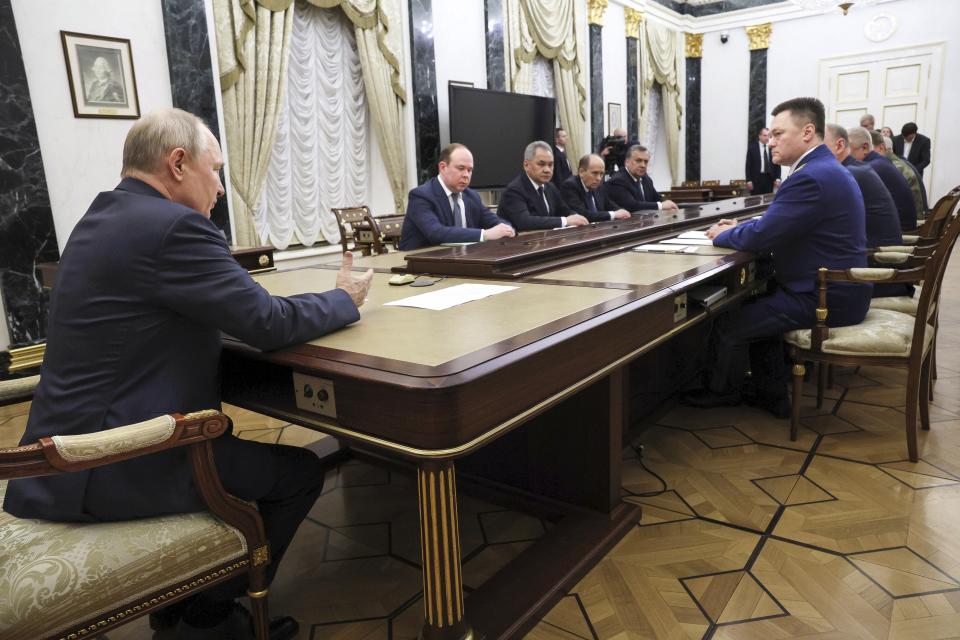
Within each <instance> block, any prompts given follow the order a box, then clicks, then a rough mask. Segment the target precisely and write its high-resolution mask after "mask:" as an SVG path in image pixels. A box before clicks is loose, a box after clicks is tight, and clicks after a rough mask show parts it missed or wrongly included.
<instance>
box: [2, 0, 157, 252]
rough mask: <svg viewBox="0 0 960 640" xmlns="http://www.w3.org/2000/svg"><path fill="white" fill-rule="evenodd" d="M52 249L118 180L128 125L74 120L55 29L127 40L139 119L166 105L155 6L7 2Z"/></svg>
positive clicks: (110, 1) (150, 0) (107, 0)
mask: <svg viewBox="0 0 960 640" xmlns="http://www.w3.org/2000/svg"><path fill="white" fill-rule="evenodd" d="M13 13H14V19H15V20H16V23H17V32H18V35H19V38H20V47H21V49H22V50H23V65H24V67H25V68H26V72H27V84H28V86H29V88H30V99H31V101H32V103H33V112H34V116H35V117H36V122H37V134H38V135H39V138H40V153H41V154H42V156H43V165H44V172H45V173H46V178H47V187H48V189H49V191H50V207H51V209H52V210H53V221H54V227H55V229H56V232H57V242H58V243H59V245H60V249H61V250H62V249H63V246H64V245H65V244H66V242H67V238H68V237H69V235H70V232H71V231H72V230H73V227H74V225H75V224H76V223H77V220H79V219H80V217H81V216H82V215H83V214H84V212H85V211H86V210H87V207H88V206H89V205H90V202H91V201H92V200H93V198H94V197H95V196H96V195H97V193H99V192H101V191H105V190H109V189H113V187H115V186H116V184H117V183H118V182H119V181H120V167H121V161H122V152H123V140H124V138H125V137H126V134H127V130H128V129H129V128H130V125H131V122H132V121H131V120H106V119H93V118H75V117H74V116H73V106H72V103H71V101H70V87H69V84H68V82H67V74H66V67H65V65H64V61H63V47H62V45H61V43H60V30H64V31H76V32H80V33H89V34H94V35H105V36H113V37H117V38H128V39H130V41H131V50H132V54H133V64H134V72H135V74H136V77H137V94H138V96H139V99H140V112H141V113H146V112H147V111H150V110H152V109H156V108H159V107H168V106H170V105H171V104H172V98H171V95H170V76H169V72H168V70H167V50H166V43H165V41H164V34H163V15H162V13H161V10H160V3H159V2H156V1H155V0H98V2H96V3H89V2H63V1H62V0H13Z"/></svg>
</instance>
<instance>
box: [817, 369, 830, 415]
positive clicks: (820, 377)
mask: <svg viewBox="0 0 960 640" xmlns="http://www.w3.org/2000/svg"><path fill="white" fill-rule="evenodd" d="M827 366H828V365H827V363H825V362H818V363H817V409H820V408H822V407H823V391H824V386H825V385H826V384H827V375H826V374H827Z"/></svg>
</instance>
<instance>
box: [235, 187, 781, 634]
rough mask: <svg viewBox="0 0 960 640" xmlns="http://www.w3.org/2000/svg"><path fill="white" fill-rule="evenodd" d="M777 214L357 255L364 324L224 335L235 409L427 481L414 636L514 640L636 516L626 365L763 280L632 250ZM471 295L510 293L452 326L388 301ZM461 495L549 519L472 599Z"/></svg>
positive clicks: (331, 275) (714, 214)
mask: <svg viewBox="0 0 960 640" xmlns="http://www.w3.org/2000/svg"><path fill="white" fill-rule="evenodd" d="M768 204H769V196H766V197H748V198H745V199H744V198H739V199H734V200H727V201H722V202H713V203H707V204H704V205H702V206H699V207H694V208H689V209H683V210H681V211H679V212H677V213H672V212H661V213H660V214H658V215H657V216H656V217H654V216H635V217H634V218H633V219H631V220H628V221H611V222H609V223H601V224H596V225H591V226H590V227H586V228H572V229H563V230H554V231H549V232H536V233H532V234H522V235H520V236H518V237H517V238H513V239H508V240H502V241H494V242H489V243H482V244H476V245H471V246H465V247H451V248H437V249H430V250H421V251H417V252H410V253H390V254H384V255H379V256H371V257H367V258H362V259H359V260H357V261H356V263H355V268H356V269H366V268H368V267H371V268H373V269H374V270H375V274H374V278H373V285H372V287H371V289H370V293H369V298H368V301H367V303H366V304H365V305H364V306H363V308H362V310H361V311H362V319H361V320H360V321H359V322H358V323H356V324H354V325H352V326H350V327H347V328H345V329H343V330H341V331H337V332H335V333H333V334H330V335H327V336H323V337H322V338H318V339H316V340H312V341H310V342H308V343H306V344H302V345H298V346H295V347H291V348H287V349H282V350H278V351H274V352H268V353H264V352H259V351H256V350H254V349H253V348H251V347H248V346H246V345H244V344H242V343H239V342H237V341H235V340H231V339H229V338H227V339H226V343H225V347H226V348H225V350H224V354H223V357H222V376H223V398H224V400H225V401H227V402H230V403H233V404H236V405H239V406H241V407H245V408H248V409H251V410H254V411H257V412H260V413H264V414H267V415H270V416H274V417H277V418H281V419H283V420H288V421H290V422H294V423H297V424H300V425H303V426H306V427H310V428H313V429H317V430H319V431H322V432H324V433H327V434H330V435H333V436H335V437H337V438H339V439H341V441H342V442H344V443H345V444H347V445H349V447H350V448H351V449H352V450H354V451H357V452H362V453H364V454H366V455H372V456H376V457H379V458H382V459H386V460H389V461H391V462H392V463H400V464H407V465H408V466H410V467H415V469H416V474H417V479H418V482H417V486H418V491H419V494H418V499H419V505H420V520H421V521H420V536H421V557H422V565H423V601H424V622H423V630H422V634H421V635H422V637H424V638H428V639H430V638H468V637H485V638H513V637H519V636H521V635H522V633H523V632H525V631H526V630H528V629H530V628H531V627H532V626H534V625H535V624H536V622H537V621H538V620H539V619H540V617H542V616H543V615H544V614H545V613H546V612H547V611H549V610H550V608H551V607H552V606H553V605H554V604H555V603H556V602H557V601H558V600H559V599H560V598H561V597H563V595H564V594H565V593H566V592H567V591H568V590H569V589H570V588H571V587H572V586H573V585H574V584H575V583H576V582H577V581H578V580H579V579H580V578H581V577H582V576H583V575H585V574H586V572H587V571H589V569H590V568H591V567H592V566H593V565H595V564H596V563H597V562H598V561H599V560H600V559H601V558H602V557H603V555H604V554H605V553H606V552H607V551H608V550H609V549H610V548H611V547H612V546H613V545H614V544H616V542H617V541H618V540H619V539H620V538H621V537H622V536H623V535H624V534H625V533H626V531H627V530H628V529H629V528H630V527H631V526H634V525H635V524H636V523H637V522H638V520H639V516H640V507H639V506H638V505H635V504H631V503H627V502H624V501H622V500H621V494H620V459H621V449H622V446H623V442H622V440H623V435H624V433H625V431H626V429H627V427H628V426H629V425H628V416H629V406H628V405H629V389H630V379H629V378H630V365H631V363H632V362H633V361H634V360H636V359H637V358H639V357H640V356H641V355H643V354H644V353H646V352H648V351H650V350H651V349H653V348H655V347H656V346H658V345H660V344H663V343H665V342H666V341H669V340H671V338H673V337H674V336H677V335H678V334H680V333H682V332H684V331H686V330H687V329H689V328H691V327H693V326H695V325H697V324H698V323H700V322H701V321H702V320H703V319H704V318H705V316H706V314H705V312H704V310H703V309H701V308H699V307H696V306H695V305H693V304H688V303H687V300H686V292H687V291H689V290H690V289H691V288H694V287H698V286H700V285H705V284H711V285H718V286H723V287H726V295H725V296H724V297H723V299H722V300H721V301H720V302H719V303H718V304H717V305H715V306H714V307H713V308H716V309H719V308H722V307H724V306H726V305H731V304H737V303H739V301H741V300H742V299H743V298H745V297H746V296H747V295H749V294H750V292H751V291H752V290H753V289H755V288H756V287H757V286H758V284H759V283H758V282H757V281H756V280H755V279H754V277H753V260H754V256H752V255H749V254H744V253H739V252H733V251H729V250H725V249H719V248H715V247H711V246H701V247H698V248H697V249H696V250H693V251H695V252H693V251H692V252H690V253H676V254H675V253H666V254H665V253H642V252H638V251H634V250H632V249H633V247H636V246H638V245H643V244H647V243H652V242H659V241H660V240H663V239H667V238H671V237H674V236H676V235H677V234H678V233H680V232H682V231H685V230H690V229H702V228H706V227H707V226H708V225H709V224H711V223H712V222H713V221H715V220H716V219H718V218H720V217H749V216H753V215H757V214H760V213H762V212H763V211H764V210H765V208H766V206H767V205H768ZM336 269H337V264H329V265H323V266H320V267H315V268H306V269H299V270H292V271H284V272H274V273H267V274H262V275H259V276H257V280H258V281H259V282H260V284H262V285H263V286H264V287H265V288H266V289H267V290H269V291H270V292H271V293H273V294H278V295H290V294H295V293H301V292H306V291H323V290H326V289H329V288H332V287H333V286H335V284H334V283H335V277H336ZM398 271H411V272H414V273H429V274H436V275H440V276H443V279H442V280H440V281H438V282H436V283H435V284H433V285H432V286H430V287H427V288H416V289H414V288H410V287H409V286H390V285H389V284H388V280H389V278H390V277H391V275H392V274H394V273H395V272H398ZM471 283H473V284H478V283H482V284H491V283H494V284H505V285H509V286H512V287H515V288H514V289H511V290H509V291H506V292H505V293H501V294H499V295H493V296H490V297H487V298H484V299H481V300H476V301H473V302H469V303H466V304H462V305H460V306H455V307H452V308H449V309H445V310H442V311H434V310H428V309H420V308H409V307H398V306H385V305H386V303H388V302H391V301H395V300H399V299H403V298H407V297H410V296H413V295H416V294H420V293H424V292H430V291H438V290H441V289H445V288H449V287H453V286H456V285H459V284H471ZM633 382H634V384H637V383H640V384H642V383H643V381H637V380H634V381H633ZM455 465H456V471H455ZM458 486H459V487H460V489H461V490H464V491H470V492H471V493H476V494H477V495H480V496H481V497H485V498H488V499H493V500H500V501H501V502H503V503H506V504H509V505H510V506H513V507H515V508H520V509H523V510H526V511H528V512H531V513H535V514H537V515H540V516H541V517H545V518H548V519H550V521H552V522H554V523H555V525H554V526H553V527H551V528H550V530H549V531H548V532H547V533H546V534H545V535H544V537H543V538H541V539H540V540H539V541H538V542H537V543H536V544H534V545H532V546H531V547H530V548H528V549H527V550H526V551H524V552H523V553H522V554H521V555H520V556H518V557H517V558H516V559H515V560H514V561H513V562H511V563H510V564H508V565H507V566H506V567H505V568H504V569H502V570H501V571H500V572H499V573H497V574H496V575H495V576H493V577H492V578H491V579H490V580H488V581H487V582H486V583H485V584H484V585H482V586H481V587H480V588H479V589H478V590H476V591H474V592H472V593H470V595H469V597H467V598H466V599H465V598H464V591H463V587H462V574H461V564H460V559H461V556H460V540H459V535H458V521H457V490H458Z"/></svg>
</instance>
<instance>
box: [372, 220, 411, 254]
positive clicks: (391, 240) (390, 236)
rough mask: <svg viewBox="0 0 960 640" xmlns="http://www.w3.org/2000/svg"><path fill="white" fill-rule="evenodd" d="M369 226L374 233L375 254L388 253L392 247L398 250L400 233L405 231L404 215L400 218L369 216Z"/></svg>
mask: <svg viewBox="0 0 960 640" xmlns="http://www.w3.org/2000/svg"><path fill="white" fill-rule="evenodd" d="M367 224H368V225H369V227H370V229H371V232H372V234H371V235H372V240H373V252H374V253H376V254H378V255H379V254H381V253H388V252H389V251H390V245H393V249H394V250H397V249H398V247H399V244H400V231H401V230H402V229H403V214H400V215H398V216H381V217H379V218H375V217H373V216H367Z"/></svg>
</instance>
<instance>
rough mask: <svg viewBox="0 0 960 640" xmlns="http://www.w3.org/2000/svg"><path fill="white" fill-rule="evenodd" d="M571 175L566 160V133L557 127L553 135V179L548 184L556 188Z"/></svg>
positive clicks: (568, 163)
mask: <svg viewBox="0 0 960 640" xmlns="http://www.w3.org/2000/svg"><path fill="white" fill-rule="evenodd" d="M571 175H573V172H572V171H570V160H569V159H568V158H567V132H566V131H565V130H564V129H563V127H558V128H557V130H556V131H555V132H554V134H553V177H552V178H551V179H550V182H552V183H553V184H555V185H557V186H558V187H559V186H560V185H561V184H562V183H563V181H564V180H566V179H567V178H569V177H570V176H571Z"/></svg>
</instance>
